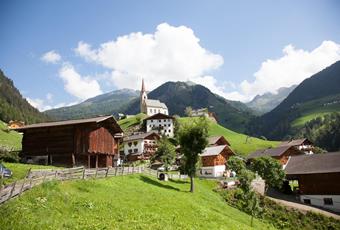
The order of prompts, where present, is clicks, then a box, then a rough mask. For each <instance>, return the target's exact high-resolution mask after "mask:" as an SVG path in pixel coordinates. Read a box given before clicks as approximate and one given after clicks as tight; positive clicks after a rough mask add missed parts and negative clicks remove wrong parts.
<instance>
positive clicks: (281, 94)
mask: <svg viewBox="0 0 340 230" xmlns="http://www.w3.org/2000/svg"><path fill="white" fill-rule="evenodd" d="M295 88H296V85H292V86H290V87H282V88H279V89H278V91H277V93H265V94H263V95H257V96H256V97H254V99H253V100H252V101H250V102H248V103H246V105H247V106H248V107H249V108H251V109H252V110H254V111H256V112H257V113H258V114H264V113H267V112H269V111H271V110H272V109H274V108H275V107H276V106H278V105H279V104H280V103H281V102H282V101H283V100H284V99H285V98H286V97H287V96H288V95H289V94H290V93H291V92H292V91H293V90H294V89H295Z"/></svg>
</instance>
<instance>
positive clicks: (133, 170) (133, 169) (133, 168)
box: [132, 165, 135, 174]
mask: <svg viewBox="0 0 340 230" xmlns="http://www.w3.org/2000/svg"><path fill="white" fill-rule="evenodd" d="M132 174H135V165H132Z"/></svg>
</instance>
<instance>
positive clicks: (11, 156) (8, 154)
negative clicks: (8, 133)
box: [0, 146, 20, 163]
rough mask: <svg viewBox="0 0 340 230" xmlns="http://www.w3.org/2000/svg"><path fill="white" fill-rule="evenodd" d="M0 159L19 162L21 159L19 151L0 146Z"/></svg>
mask: <svg viewBox="0 0 340 230" xmlns="http://www.w3.org/2000/svg"><path fill="white" fill-rule="evenodd" d="M0 161H5V162H11V163H18V162H19V161H20V157H19V152H17V151H12V150H10V149H8V148H6V147H3V146H0Z"/></svg>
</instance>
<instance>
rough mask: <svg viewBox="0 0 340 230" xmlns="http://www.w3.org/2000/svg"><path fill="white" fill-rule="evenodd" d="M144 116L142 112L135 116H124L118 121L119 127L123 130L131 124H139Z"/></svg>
mask: <svg viewBox="0 0 340 230" xmlns="http://www.w3.org/2000/svg"><path fill="white" fill-rule="evenodd" d="M145 117H146V115H145V114H144V113H139V114H137V115H135V116H131V117H129V118H125V119H122V120H119V121H118V124H119V125H120V127H121V128H122V129H123V130H124V131H125V130H126V129H128V128H130V127H131V126H135V125H139V124H140V122H141V121H142V120H143V119H144V118H145Z"/></svg>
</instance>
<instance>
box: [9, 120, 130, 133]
mask: <svg viewBox="0 0 340 230" xmlns="http://www.w3.org/2000/svg"><path fill="white" fill-rule="evenodd" d="M103 121H111V122H112V123H113V125H114V126H115V127H116V128H117V129H119V132H123V130H122V129H121V128H120V126H119V125H118V123H117V122H116V120H115V119H114V118H113V116H101V117H93V118H87V119H78V120H66V121H55V122H45V123H37V124H32V125H26V126H23V127H20V128H16V129H15V130H17V131H23V130H26V129H33V128H47V127H55V126H67V125H78V124H87V123H100V122H103Z"/></svg>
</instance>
